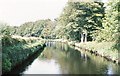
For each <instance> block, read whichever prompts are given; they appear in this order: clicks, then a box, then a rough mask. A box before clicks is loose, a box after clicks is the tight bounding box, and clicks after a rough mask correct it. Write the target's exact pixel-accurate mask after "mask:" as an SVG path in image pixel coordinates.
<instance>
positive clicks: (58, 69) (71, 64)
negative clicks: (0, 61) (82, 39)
mask: <svg viewBox="0 0 120 76" xmlns="http://www.w3.org/2000/svg"><path fill="white" fill-rule="evenodd" d="M46 45H47V47H46V48H45V49H44V50H43V52H42V53H41V54H40V55H39V56H38V57H37V58H36V59H34V61H33V62H32V63H31V64H30V65H29V66H27V67H26V68H25V70H24V71H23V72H22V74H120V73H119V70H120V66H119V65H117V64H114V63H112V62H109V61H107V60H105V59H103V58H101V57H98V56H94V55H92V54H90V53H87V52H84V51H78V50H75V47H72V46H68V45H67V44H64V43H55V42H48V43H46Z"/></svg>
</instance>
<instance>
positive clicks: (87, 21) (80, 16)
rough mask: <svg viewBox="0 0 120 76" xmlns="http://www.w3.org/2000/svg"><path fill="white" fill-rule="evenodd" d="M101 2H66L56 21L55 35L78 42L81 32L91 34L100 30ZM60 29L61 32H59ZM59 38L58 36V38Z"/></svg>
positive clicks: (102, 11) (102, 9)
mask: <svg viewBox="0 0 120 76" xmlns="http://www.w3.org/2000/svg"><path fill="white" fill-rule="evenodd" d="M103 5H104V4H103V3H101V2H68V4H67V5H66V7H65V8H64V10H63V13H62V14H61V16H60V17H59V18H58V19H57V26H56V27H58V26H59V27H60V28H59V30H58V31H59V32H57V35H60V37H61V36H62V37H66V38H69V39H72V40H79V39H80V33H81V32H87V33H88V35H89V36H88V37H89V39H90V38H91V37H90V36H91V33H92V32H93V31H94V30H97V29H98V27H99V28H102V22H101V21H102V18H103V17H104V7H103ZM61 29H62V31H60V30H61ZM58 37H59V36H58Z"/></svg>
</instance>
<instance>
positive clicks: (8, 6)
mask: <svg viewBox="0 0 120 76" xmlns="http://www.w3.org/2000/svg"><path fill="white" fill-rule="evenodd" d="M66 2H67V0H0V21H2V22H7V23H8V24H10V25H20V24H22V23H24V22H26V21H36V20H39V19H47V18H50V19H54V18H56V17H58V16H59V15H60V13H61V12H62V9H63V7H64V6H65V4H66Z"/></svg>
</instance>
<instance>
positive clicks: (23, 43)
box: [2, 36, 45, 73]
mask: <svg viewBox="0 0 120 76" xmlns="http://www.w3.org/2000/svg"><path fill="white" fill-rule="evenodd" d="M44 44H45V43H44V41H42V40H39V39H22V38H12V37H10V36H4V37H2V72H3V73H6V72H9V71H10V70H11V69H12V68H13V67H14V66H16V65H17V64H20V63H22V61H23V60H25V59H27V58H28V57H29V56H31V55H32V54H34V53H35V52H36V51H38V50H39V49H41V48H43V47H44Z"/></svg>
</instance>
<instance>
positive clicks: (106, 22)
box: [96, 0, 120, 42]
mask: <svg viewBox="0 0 120 76" xmlns="http://www.w3.org/2000/svg"><path fill="white" fill-rule="evenodd" d="M119 3H120V2H119V0H111V1H110V2H109V3H108V4H107V6H106V11H105V13H106V14H105V17H104V19H103V29H100V30H98V31H97V33H96V34H97V38H96V40H97V41H99V42H101V41H108V42H109V41H116V40H117V38H119V36H120V26H119V22H118V19H120V16H119V13H118V8H119V6H118V4H119Z"/></svg>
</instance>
